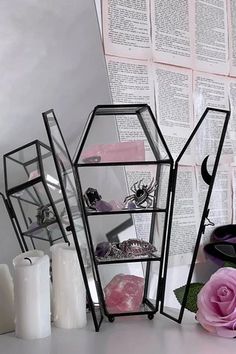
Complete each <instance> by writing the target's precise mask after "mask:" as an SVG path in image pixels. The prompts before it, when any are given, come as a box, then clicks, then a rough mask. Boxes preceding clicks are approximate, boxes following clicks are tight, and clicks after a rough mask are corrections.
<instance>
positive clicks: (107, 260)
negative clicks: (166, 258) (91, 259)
mask: <svg viewBox="0 0 236 354" xmlns="http://www.w3.org/2000/svg"><path fill="white" fill-rule="evenodd" d="M160 260H161V257H160V256H157V255H155V254H152V255H149V256H140V257H132V258H131V257H126V258H104V259H102V258H99V257H96V263H97V264H98V265H105V264H116V263H134V262H149V261H160Z"/></svg>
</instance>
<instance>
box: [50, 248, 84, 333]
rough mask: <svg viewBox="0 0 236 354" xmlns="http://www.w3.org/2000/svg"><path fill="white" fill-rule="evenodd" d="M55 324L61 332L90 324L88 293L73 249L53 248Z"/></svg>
mask: <svg viewBox="0 0 236 354" xmlns="http://www.w3.org/2000/svg"><path fill="white" fill-rule="evenodd" d="M51 251H52V277H53V282H52V284H53V305H54V306H53V314H54V324H55V326H56V327H60V328H67V329H69V328H83V327H85V326H86V324H87V317H86V290H85V286H84V281H83V277H82V273H81V269H80V264H79V260H78V256H77V252H76V249H75V247H74V246H68V245H67V244H66V243H59V244H56V245H53V246H52V247H51Z"/></svg>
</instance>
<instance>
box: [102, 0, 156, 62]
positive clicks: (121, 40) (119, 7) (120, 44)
mask: <svg viewBox="0 0 236 354" xmlns="http://www.w3.org/2000/svg"><path fill="white" fill-rule="evenodd" d="M102 14H103V36H104V47H105V53H106V54H110V55H116V56H121V57H126V58H136V59H149V58H151V38H150V21H149V0H132V1H127V0H115V1H114V0H103V1H102Z"/></svg>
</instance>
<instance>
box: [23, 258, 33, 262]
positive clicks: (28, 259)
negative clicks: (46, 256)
mask: <svg viewBox="0 0 236 354" xmlns="http://www.w3.org/2000/svg"><path fill="white" fill-rule="evenodd" d="M24 259H27V261H30V264H32V261H31V259H30V258H28V257H25V258H24Z"/></svg>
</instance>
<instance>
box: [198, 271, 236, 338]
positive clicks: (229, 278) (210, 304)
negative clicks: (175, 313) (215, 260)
mask: <svg viewBox="0 0 236 354" xmlns="http://www.w3.org/2000/svg"><path fill="white" fill-rule="evenodd" d="M197 306H198V311H197V320H198V321H199V322H200V324H201V325H202V326H203V327H204V328H205V329H206V330H207V331H209V332H211V333H214V334H217V335H219V336H222V337H231V338H233V337H236V269H234V268H227V267H225V268H221V269H219V270H218V271H217V272H215V273H214V274H213V275H212V276H211V278H210V280H209V281H208V282H207V283H206V284H205V285H204V286H203V288H202V289H201V290H200V292H199V294H198V299H197Z"/></svg>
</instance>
